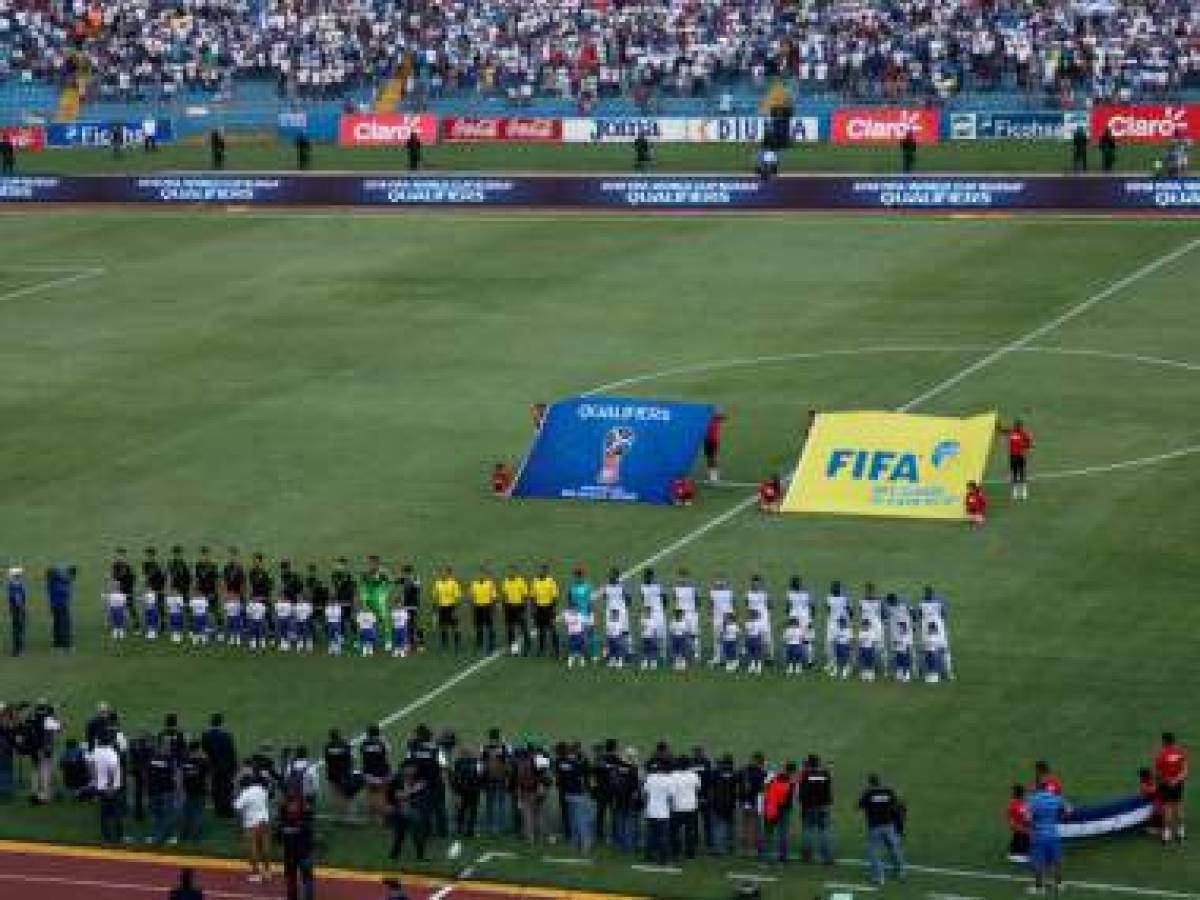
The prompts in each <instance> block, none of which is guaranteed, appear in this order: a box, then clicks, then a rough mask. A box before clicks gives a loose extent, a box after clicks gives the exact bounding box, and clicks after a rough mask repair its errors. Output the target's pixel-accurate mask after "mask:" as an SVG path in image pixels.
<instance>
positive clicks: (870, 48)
mask: <svg viewBox="0 0 1200 900" xmlns="http://www.w3.org/2000/svg"><path fill="white" fill-rule="evenodd" d="M77 10H78V11H80V12H79V13H78V14H77V13H76V12H75V11H77ZM1198 35H1200V23H1198V22H1197V21H1196V20H1195V18H1194V16H1193V15H1192V14H1191V12H1190V6H1189V4H1188V3H1186V2H1184V0H1161V2H1155V3H1149V2H1120V3H1117V2H1112V0H1094V2H1088V3H1072V4H1067V3H1050V4H1037V5H1012V4H1006V3H995V4H992V3H983V4H977V3H974V2H967V0H907V2H899V0H839V2H835V3H830V4H822V5H810V6H804V5H797V4H793V3H791V2H785V0H755V2H747V0H700V2H683V0H547V2H545V3H539V4H529V3H524V2H520V0H464V2H462V3H455V4H448V3H447V4H441V3H436V4H435V3H425V2H421V0H392V2H388V0H318V2H308V3H304V4H296V3H290V2H283V0H189V2H187V3H184V4H182V5H180V4H175V3H167V2H164V0H116V2H112V3H105V4H100V5H96V6H88V5H85V4H83V3H75V4H66V3H49V2H47V0H0V85H2V88H0V114H3V115H4V116H5V117H6V118H8V119H12V118H17V117H20V116H25V117H29V116H52V115H53V113H54V110H55V106H56V102H57V97H58V89H59V87H60V86H61V85H63V84H66V83H68V82H69V81H70V80H71V79H72V78H73V76H74V73H75V72H78V71H84V72H87V73H88V74H89V76H90V77H89V78H88V80H87V92H86V95H85V97H84V101H85V102H84V108H83V110H82V112H81V115H84V116H91V117H96V116H107V115H109V114H110V113H113V112H119V111H120V110H121V109H122V107H121V106H119V105H113V104H122V103H125V104H137V108H138V109H139V110H141V111H142V113H144V110H145V108H146V104H150V105H151V106H159V107H161V106H169V107H178V106H187V105H194V106H198V105H204V104H217V105H219V106H220V107H221V108H222V109H223V110H225V112H226V113H236V114H235V115H233V118H234V119H235V120H236V121H239V122H240V121H241V120H243V119H245V120H247V121H250V122H253V121H255V120H265V119H267V118H270V116H271V115H273V111H277V110H278V109H279V107H280V105H281V104H283V103H288V104H301V105H305V106H309V105H311V104H321V105H324V104H325V103H327V102H328V103H335V104H343V103H350V104H354V105H356V106H372V105H374V101H375V97H376V94H377V92H379V91H380V90H382V89H383V88H384V86H385V85H390V86H389V88H388V93H387V94H386V96H385V97H384V102H385V103H387V104H388V105H392V104H393V103H395V102H396V101H397V100H398V101H399V105H401V106H402V107H407V108H412V107H414V106H421V107H426V108H433V109H438V110H439V111H443V112H446V113H450V114H462V113H479V112H484V111H489V110H496V109H499V108H506V107H511V106H517V107H520V108H521V109H526V110H529V111H530V112H536V113H538V114H548V115H564V114H572V113H578V112H581V111H584V110H586V111H587V113H588V114H590V115H602V114H618V115H619V114H630V113H642V112H647V111H650V110H653V111H655V112H660V113H671V112H676V113H680V114H694V113H697V112H714V111H716V110H717V109H721V110H722V111H730V112H735V111H740V110H739V107H742V108H753V106H754V104H755V103H756V102H757V99H758V98H759V97H761V96H762V93H763V90H764V88H765V85H766V84H767V83H768V82H769V81H770V80H772V79H774V78H782V79H784V80H785V81H786V83H788V85H789V86H790V87H791V89H792V91H793V93H794V94H795V95H796V96H797V97H798V98H799V99H800V100H801V102H805V103H814V102H815V103H821V102H830V101H833V100H841V101H843V102H845V101H847V100H849V101H852V102H865V103H874V102H898V101H910V102H911V101H934V102H943V103H952V102H954V100H955V98H959V97H961V96H963V95H967V96H970V97H971V98H972V104H973V108H976V109H978V108H981V107H986V106H987V105H990V103H991V102H994V103H995V105H996V106H997V107H1000V106H1003V107H1004V108H1006V109H1013V108H1023V107H1028V106H1030V105H1040V104H1044V103H1052V104H1061V103H1063V102H1070V103H1078V102H1080V101H1082V100H1086V99H1088V98H1092V97H1104V98H1120V99H1130V100H1136V99H1162V98H1164V97H1167V96H1171V97H1179V96H1183V95H1191V94H1195V93H1197V92H1200V42H1198ZM398 80H402V81H403V90H400V89H399V85H398V84H397V81H398ZM263 110H271V111H272V112H271V113H266V112H263ZM255 111H258V112H257V113H256V112H255Z"/></svg>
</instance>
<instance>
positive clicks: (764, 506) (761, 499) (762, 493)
mask: <svg viewBox="0 0 1200 900" xmlns="http://www.w3.org/2000/svg"><path fill="white" fill-rule="evenodd" d="M782 502H783V484H782V483H781V482H780V481H779V476H778V475H772V476H771V477H770V478H766V479H764V480H763V481H761V482H759V485H758V511H759V512H765V513H777V512H779V504H780V503H782Z"/></svg>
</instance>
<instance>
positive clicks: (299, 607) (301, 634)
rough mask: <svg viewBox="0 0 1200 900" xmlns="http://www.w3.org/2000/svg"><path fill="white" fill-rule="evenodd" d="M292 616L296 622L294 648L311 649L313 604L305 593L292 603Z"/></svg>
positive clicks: (307, 650) (306, 650) (309, 650)
mask: <svg viewBox="0 0 1200 900" xmlns="http://www.w3.org/2000/svg"><path fill="white" fill-rule="evenodd" d="M292 617H293V618H294V619H295V622H296V649H297V650H302V651H304V652H305V653H312V650H313V621H312V618H313V605H312V600H311V599H309V595H308V594H307V593H304V594H301V595H300V598H299V599H298V600H297V601H296V602H295V603H294V604H293V605H292Z"/></svg>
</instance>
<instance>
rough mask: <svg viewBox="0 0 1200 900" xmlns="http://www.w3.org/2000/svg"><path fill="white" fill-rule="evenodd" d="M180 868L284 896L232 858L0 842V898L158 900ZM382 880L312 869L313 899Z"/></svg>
mask: <svg viewBox="0 0 1200 900" xmlns="http://www.w3.org/2000/svg"><path fill="white" fill-rule="evenodd" d="M182 866H190V867H191V868H193V869H195V870H196V876H197V881H198V883H199V885H200V887H201V888H202V889H203V890H204V896H205V898H214V900H259V898H279V897H284V896H286V891H285V889H284V885H283V879H282V877H281V873H280V872H279V870H276V872H275V874H274V876H273V877H272V879H271V880H270V881H268V882H266V883H264V884H254V883H251V882H249V881H247V880H246V869H245V866H244V865H242V864H240V863H237V862H234V861H232V860H220V859H203V858H191V857H184V856H166V855H160V854H154V853H126V852H122V851H119V850H101V849H92V848H83V847H79V848H67V847H56V846H53V845H50V844H30V843H17V842H6V841H0V897H4V898H13V900H17V898H20V900H139V898H148V900H149V898H159V900H165V898H166V896H167V893H168V889H169V888H170V887H171V886H172V885H174V883H175V880H176V878H177V876H178V873H179V869H180V868H181V867H182ZM388 875H389V876H399V877H400V880H401V881H402V883H403V884H404V888H405V890H406V891H407V893H408V896H409V898H411V900H443V898H445V900H518V898H526V900H535V898H540V900H609V898H611V900H619V898H616V897H615V895H601V894H593V893H583V892H577V891H560V890H553V889H544V888H529V887H521V886H512V885H499V884H490V883H487V882H472V881H448V880H443V879H434V878H427V877H418V876H411V877H409V876H403V875H400V874H399V873H388ZM382 878H383V874H382V873H372V872H357V871H348V870H344V869H319V870H318V873H317V895H318V896H319V897H320V898H321V900H383V898H384V897H385V896H386V891H385V889H384V888H383V887H382V885H381V881H382ZM626 900H628V898H626Z"/></svg>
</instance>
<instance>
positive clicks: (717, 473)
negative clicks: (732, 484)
mask: <svg viewBox="0 0 1200 900" xmlns="http://www.w3.org/2000/svg"><path fill="white" fill-rule="evenodd" d="M724 424H725V413H723V412H721V411H720V410H717V411H716V412H714V413H713V414H712V418H710V419H709V420H708V427H707V428H706V429H705V430H704V461H705V462H706V463H707V464H708V480H709V483H710V484H716V483H717V482H718V481H720V480H721V468H720V461H719V459H718V457H719V456H720V455H721V427H722V426H723V425H724Z"/></svg>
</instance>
